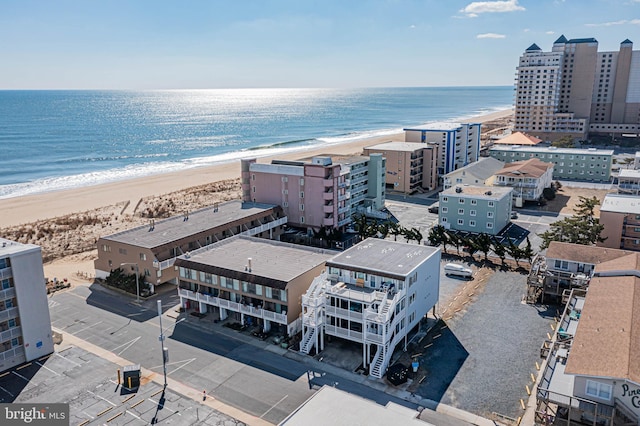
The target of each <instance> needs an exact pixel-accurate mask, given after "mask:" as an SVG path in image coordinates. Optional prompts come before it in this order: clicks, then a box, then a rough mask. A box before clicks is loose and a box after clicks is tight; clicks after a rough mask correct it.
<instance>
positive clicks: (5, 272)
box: [0, 267, 13, 280]
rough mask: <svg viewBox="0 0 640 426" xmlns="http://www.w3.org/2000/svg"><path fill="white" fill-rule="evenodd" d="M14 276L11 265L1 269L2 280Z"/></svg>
mask: <svg viewBox="0 0 640 426" xmlns="http://www.w3.org/2000/svg"><path fill="white" fill-rule="evenodd" d="M12 276H13V274H12V272H11V267H8V268H2V269H0V280H4V279H6V278H11V277H12Z"/></svg>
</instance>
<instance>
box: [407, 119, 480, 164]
mask: <svg viewBox="0 0 640 426" xmlns="http://www.w3.org/2000/svg"><path fill="white" fill-rule="evenodd" d="M480 127H481V124H480V123H462V124H460V123H431V124H427V125H425V126H424V127H412V128H408V129H404V139H405V142H423V143H429V144H436V145H438V161H437V165H438V175H439V176H442V175H444V174H447V173H449V172H451V171H453V170H456V169H459V168H460V167H464V166H466V165H467V164H470V163H473V162H474V161H478V157H479V156H480Z"/></svg>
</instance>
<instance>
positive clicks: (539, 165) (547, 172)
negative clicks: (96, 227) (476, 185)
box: [493, 158, 553, 207]
mask: <svg viewBox="0 0 640 426" xmlns="http://www.w3.org/2000/svg"><path fill="white" fill-rule="evenodd" d="M551 182H553V164H551V163H545V162H544V161H540V160H539V159H537V158H530V159H528V160H524V161H514V162H513V163H507V164H506V165H505V166H504V168H503V169H502V170H500V171H498V172H497V173H496V174H495V179H494V180H493V185H494V186H509V187H511V188H513V199H514V201H515V205H516V207H522V205H523V202H524V201H539V200H540V199H541V198H542V193H543V191H544V190H545V189H546V188H550V187H551Z"/></svg>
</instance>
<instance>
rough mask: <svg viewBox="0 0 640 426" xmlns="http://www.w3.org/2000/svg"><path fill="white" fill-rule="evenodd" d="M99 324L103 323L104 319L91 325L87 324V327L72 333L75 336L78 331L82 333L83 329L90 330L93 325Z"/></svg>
mask: <svg viewBox="0 0 640 426" xmlns="http://www.w3.org/2000/svg"><path fill="white" fill-rule="evenodd" d="M98 324H102V321H98V322H97V323H95V324H93V325H89V326H87V327H85V328H83V329H81V330H78V331H76V332H75V333H71V334H73V335H74V336H75V335H77V334H78V333H82V332H83V331H85V330H88V329H90V328H91V327H95V326H96V325H98Z"/></svg>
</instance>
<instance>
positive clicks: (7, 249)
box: [0, 237, 40, 256]
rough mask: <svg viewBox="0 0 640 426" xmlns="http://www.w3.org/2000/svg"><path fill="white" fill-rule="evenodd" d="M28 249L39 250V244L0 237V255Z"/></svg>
mask: <svg viewBox="0 0 640 426" xmlns="http://www.w3.org/2000/svg"><path fill="white" fill-rule="evenodd" d="M30 250H40V246H37V245H35V244H23V243H19V242H17V241H11V240H7V239H6V238H1V237H0V256H10V255H12V254H16V253H22V252H27V251H30Z"/></svg>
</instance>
